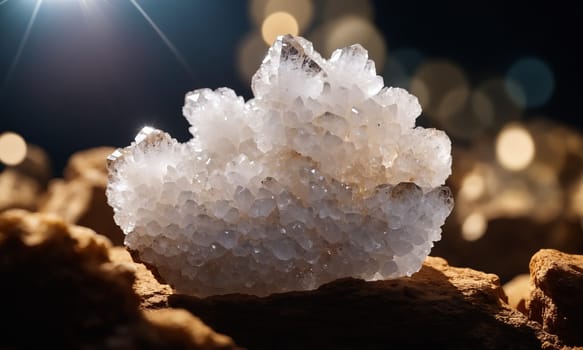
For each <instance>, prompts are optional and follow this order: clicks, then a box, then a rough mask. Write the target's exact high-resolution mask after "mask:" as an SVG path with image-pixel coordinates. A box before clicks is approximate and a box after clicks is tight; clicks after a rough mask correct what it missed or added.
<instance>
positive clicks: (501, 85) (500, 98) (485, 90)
mask: <svg viewBox="0 0 583 350" xmlns="http://www.w3.org/2000/svg"><path fill="white" fill-rule="evenodd" d="M507 87H508V84H507V82H506V81H505V80H504V79H503V78H499V77H494V78H491V79H488V80H486V81H484V82H482V83H480V84H479V85H478V87H477V88H476V90H475V91H476V92H477V93H479V94H481V95H482V96H483V97H484V99H487V101H488V107H487V108H486V109H482V108H478V109H477V110H478V111H482V112H480V113H482V114H483V115H482V118H485V119H486V120H489V123H490V124H489V129H491V130H497V129H499V128H501V127H503V126H504V125H506V124H507V123H509V122H512V121H515V120H518V119H520V118H521V117H522V113H523V106H521V105H520V104H519V103H517V102H516V101H515V100H514V99H513V98H512V97H511V96H510V95H509V92H508V88H507Z"/></svg>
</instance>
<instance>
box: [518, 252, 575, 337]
mask: <svg viewBox="0 0 583 350" xmlns="http://www.w3.org/2000/svg"><path fill="white" fill-rule="evenodd" d="M530 277H531V280H532V283H533V284H534V289H533V290H532V292H531V294H530V299H529V300H527V303H526V307H527V309H528V315H529V317H530V318H531V319H532V320H535V321H537V322H539V323H541V324H542V325H543V329H544V330H545V331H547V332H549V333H552V334H556V335H558V336H559V337H560V338H561V339H563V340H564V341H565V343H567V344H570V345H579V346H583V255H570V254H565V253H561V252H559V251H556V250H551V249H543V250H541V251H539V252H538V253H536V254H535V255H534V256H533V257H532V259H531V261H530Z"/></svg>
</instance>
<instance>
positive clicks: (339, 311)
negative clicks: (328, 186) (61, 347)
mask: <svg viewBox="0 0 583 350" xmlns="http://www.w3.org/2000/svg"><path fill="white" fill-rule="evenodd" d="M168 303H169V305H171V306H174V307H181V308H185V309H188V310H190V311H191V312H192V313H193V314H195V315H197V316H199V317H200V318H201V319H202V320H203V321H204V322H205V323H207V324H209V325H210V326H211V327H213V328H214V329H216V330H219V331H220V332H223V333H225V334H229V335H230V336H232V337H233V339H234V340H235V341H236V342H237V343H238V344H240V345H242V346H245V347H248V348H249V349H387V348H388V347H391V348H443V349H559V348H563V345H562V343H561V341H560V340H559V339H558V338H557V337H556V336H553V335H550V334H549V333H547V332H545V331H543V330H542V328H541V326H540V325H539V324H538V323H536V322H532V321H530V320H528V319H527V317H526V316H525V315H523V314H522V313H520V312H518V311H516V310H514V309H512V308H510V307H509V306H508V305H507V304H506V296H505V295H504V292H503V291H502V288H501V287H500V284H499V279H498V277H497V276H495V275H491V274H485V273H482V272H479V271H475V270H471V269H467V268H456V267H451V266H449V265H448V264H447V262H446V261H445V260H443V259H441V258H432V257H429V258H428V259H427V260H426V262H425V263H424V265H423V268H422V269H421V271H419V272H418V273H416V274H414V275H413V276H412V277H410V278H399V279H395V280H386V281H377V282H365V281H362V280H356V279H342V280H337V281H335V282H332V283H329V284H326V285H324V286H322V287H320V288H318V289H317V290H314V291H307V292H292V293H283V294H275V295H271V296H268V297H263V298H259V297H253V296H246V295H224V296H215V297H209V298H204V299H200V298H196V297H192V296H185V295H170V296H169V297H168Z"/></svg>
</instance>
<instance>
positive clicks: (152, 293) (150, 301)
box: [109, 247, 172, 309]
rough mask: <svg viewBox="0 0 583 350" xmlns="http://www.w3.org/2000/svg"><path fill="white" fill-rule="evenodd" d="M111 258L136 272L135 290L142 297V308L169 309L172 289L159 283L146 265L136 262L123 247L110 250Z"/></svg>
mask: <svg viewBox="0 0 583 350" xmlns="http://www.w3.org/2000/svg"><path fill="white" fill-rule="evenodd" d="M109 258H110V259H111V261H112V262H113V263H115V264H118V265H124V266H127V267H128V268H129V269H132V270H133V271H134V275H135V277H136V279H135V281H134V290H135V291H136V293H137V294H138V295H139V296H140V307H141V308H143V309H159V308H164V307H168V296H169V295H170V294H172V287H170V286H169V285H168V284H164V283H161V282H159V281H158V279H157V278H156V277H155V276H154V274H153V273H152V272H151V271H150V270H149V269H148V268H147V267H146V266H145V265H144V264H141V263H137V262H134V260H133V259H132V257H131V255H130V253H128V251H127V250H126V249H125V248H123V247H113V248H112V249H110V251H109Z"/></svg>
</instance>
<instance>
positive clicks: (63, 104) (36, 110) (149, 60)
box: [0, 0, 583, 175]
mask: <svg viewBox="0 0 583 350" xmlns="http://www.w3.org/2000/svg"><path fill="white" fill-rule="evenodd" d="M78 1H79V0H44V2H43V4H42V5H41V9H40V11H39V15H38V17H37V20H36V22H35V24H34V27H33V29H32V31H31V35H30V38H29V40H28V42H27V45H26V47H25V48H24V51H23V53H22V56H21V59H20V61H19V62H18V65H17V66H16V68H15V70H14V71H13V74H12V75H11V76H10V79H8V80H6V79H4V77H6V75H7V74H8V72H9V70H10V66H11V63H12V60H13V58H14V56H15V54H16V52H17V50H18V46H19V42H20V40H21V38H22V35H23V33H24V32H25V29H26V26H27V23H28V20H29V19H30V15H31V13H32V10H33V8H34V5H35V0H9V1H7V2H6V3H4V4H3V5H1V6H0V84H1V85H0V133H1V132H3V131H7V130H9V131H15V132H17V133H19V134H21V135H22V136H23V137H24V138H25V139H26V140H27V141H28V142H30V143H34V144H38V145H40V146H42V147H43V148H45V149H46V150H47V152H48V153H49V155H50V156H51V158H52V159H53V161H54V169H55V174H56V175H59V173H60V171H61V169H62V167H63V165H64V164H65V162H66V159H67V158H68V157H69V156H70V155H71V154H72V153H73V152H75V151H78V150H81V149H86V148H89V147H93V146H101V145H111V146H124V145H127V144H129V142H130V141H131V140H132V139H133V137H134V136H135V134H136V132H137V131H138V130H139V129H140V128H141V127H142V126H144V125H146V124H147V125H152V126H155V127H157V128H160V129H163V130H165V131H168V132H170V133H171V134H172V135H173V136H175V137H177V138H178V139H180V140H185V139H187V138H188V131H187V123H186V121H185V120H184V118H183V117H182V116H181V107H182V104H183V97H184V94H185V93H186V92H187V91H190V90H193V89H196V88H202V87H209V88H217V87H221V86H228V87H231V88H233V89H234V90H235V91H237V92H238V93H240V94H242V95H243V96H245V97H246V98H249V97H250V96H251V91H250V89H249V86H248V84H246V83H243V82H242V81H241V79H240V78H239V77H238V75H237V68H236V48H237V45H238V44H239V42H240V40H241V39H242V38H243V36H244V35H245V34H246V33H247V32H249V31H250V30H251V28H252V25H253V24H252V22H251V20H250V18H249V16H248V9H247V7H248V3H247V2H246V1H227V0H224V1H202V0H196V1H188V2H187V1H179V0H169V1H168V0H165V1H155V0H143V1H140V4H141V6H142V7H143V8H144V9H145V10H146V11H147V12H148V13H149V15H150V16H151V17H152V19H153V20H155V22H156V23H157V24H158V26H159V27H160V28H161V29H162V30H163V31H164V32H165V33H166V35H167V36H168V38H170V39H171V40H172V41H173V43H174V44H175V45H176V47H177V48H178V49H179V50H180V51H181V52H182V54H183V55H184V57H185V59H186V61H187V62H188V64H189V65H190V66H191V67H192V70H193V74H192V76H190V75H189V74H188V73H187V72H186V71H185V70H184V69H183V67H182V66H181V65H180V64H179V63H178V62H177V60H176V58H175V57H174V56H173V55H172V53H171V52H170V50H169V49H168V48H167V47H166V46H165V44H164V43H163V42H162V40H160V38H159V37H158V36H157V34H156V33H155V32H154V30H153V29H152V28H151V27H150V26H149V25H148V23H147V22H146V21H145V20H144V18H143V17H142V16H141V15H140V14H139V13H138V11H136V8H135V7H133V5H132V4H131V3H129V1H126V0H119V1H115V0H113V1H111V0H110V1H104V0H84V1H85V2H86V3H89V5H91V6H88V13H86V14H84V12H83V11H82V6H81V5H80V4H81V3H80V2H78ZM82 1H83V0H82ZM91 3H93V4H91ZM566 4H567V3H564V4H558V3H555V2H548V1H547V2H545V3H543V4H536V3H533V2H528V3H527V2H525V3H522V4H520V3H516V2H511V1H506V2H499V3H496V2H474V1H470V2H462V3H454V2H442V1H427V2H417V3H416V2H413V1H374V2H373V8H374V22H375V25H376V26H377V27H378V28H379V29H380V30H381V31H382V33H383V35H384V37H385V40H386V42H387V45H388V48H389V54H388V57H389V58H388V59H390V52H391V50H392V49H395V48H400V47H414V48H417V49H418V50H420V51H421V52H423V54H424V55H425V56H427V57H430V58H433V57H435V58H447V59H448V60H451V61H453V62H455V63H456V64H458V65H459V66H460V67H461V68H463V70H464V71H465V72H466V74H467V76H468V78H469V80H470V82H478V81H480V80H483V79H484V78H486V77H489V76H494V75H501V74H502V75H503V74H504V73H505V71H506V70H507V69H508V67H509V66H510V65H511V64H512V63H513V62H514V61H515V60H516V59H517V58H519V57H522V56H527V55H533V56H537V57H539V58H541V59H542V60H544V61H545V62H546V63H547V64H548V65H549V66H550V68H551V70H552V71H553V73H554V77H555V90H554V93H553V96H552V97H551V99H550V100H549V101H548V102H547V103H546V104H545V105H543V106H541V107H539V108H536V109H528V110H526V111H525V113H524V117H525V118H531V117H534V116H540V115H544V116H546V117H548V118H551V119H553V120H556V121H558V122H561V123H565V124H567V125H569V126H571V127H573V128H577V129H581V128H582V127H583V122H582V120H581V117H580V116H581V113H580V108H577V107H578V104H579V103H580V100H581V97H580V93H581V92H580V91H581V89H580V85H581V83H582V80H581V74H580V70H581V68H580V67H581V64H582V63H581V58H582V56H581V55H580V54H579V53H578V52H579V51H580V46H581V38H580V36H581V33H582V32H583V31H582V30H581V20H583V16H582V12H581V10H580V9H579V8H577V7H576V5H574V4H576V2H569V3H568V4H573V5H566ZM316 10H317V8H316ZM91 11H93V13H91ZM317 23H318V14H317V13H316V15H315V19H314V21H313V25H312V26H311V27H312V28H313V27H314V26H315V25H317ZM316 49H318V48H317V47H316ZM378 70H379V72H381V71H382V69H378Z"/></svg>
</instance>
